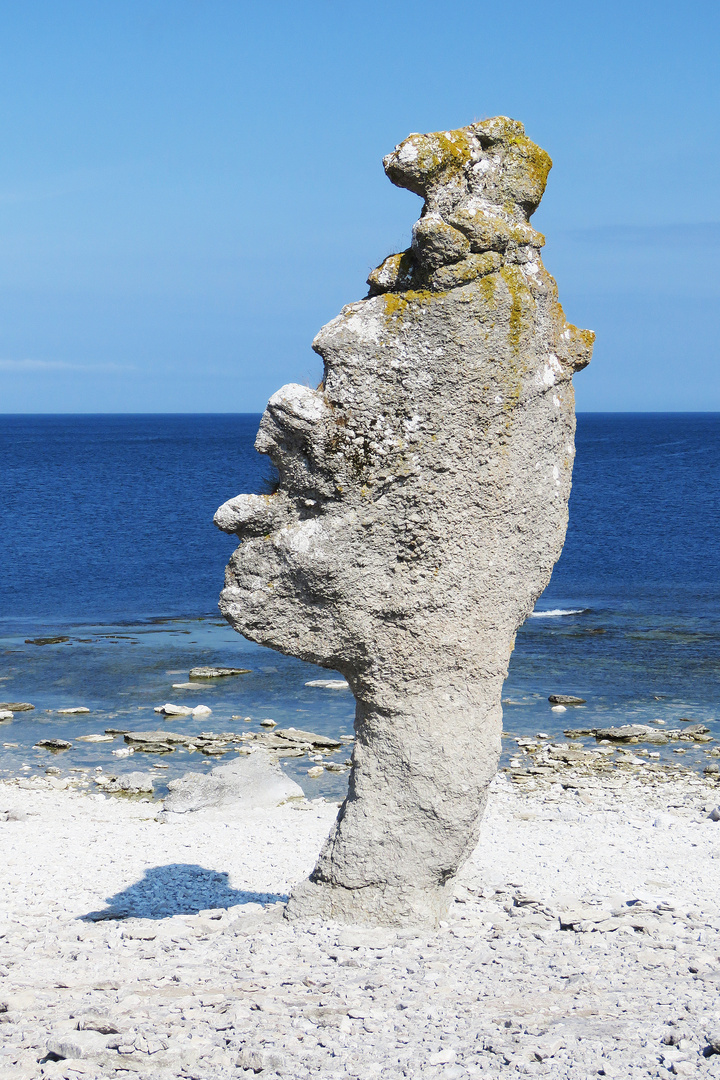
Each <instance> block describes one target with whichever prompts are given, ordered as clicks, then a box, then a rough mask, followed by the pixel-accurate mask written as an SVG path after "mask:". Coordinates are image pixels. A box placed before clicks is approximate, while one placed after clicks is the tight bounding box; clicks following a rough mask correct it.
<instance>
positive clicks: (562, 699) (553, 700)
mask: <svg viewBox="0 0 720 1080" xmlns="http://www.w3.org/2000/svg"><path fill="white" fill-rule="evenodd" d="M548 701H549V702H550V704H551V705H585V703H586V702H585V698H584V697H575V695H574V694H551V695H550V697H549V698H548Z"/></svg>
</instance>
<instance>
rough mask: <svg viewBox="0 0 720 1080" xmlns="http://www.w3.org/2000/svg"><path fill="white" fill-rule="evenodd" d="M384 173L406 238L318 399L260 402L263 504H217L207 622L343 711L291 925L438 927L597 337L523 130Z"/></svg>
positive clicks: (546, 544)
mask: <svg viewBox="0 0 720 1080" xmlns="http://www.w3.org/2000/svg"><path fill="white" fill-rule="evenodd" d="M384 165H385V171H386V173H387V175H388V177H389V178H390V180H391V181H392V182H393V183H394V184H397V185H398V186H400V187H405V188H408V189H409V190H410V191H413V192H415V193H416V194H418V195H420V196H421V197H422V198H423V199H424V206H423V209H422V213H421V217H420V220H419V222H418V223H417V224H416V226H415V227H414V229H413V237H412V244H411V247H410V248H409V249H408V250H406V251H404V252H402V253H399V254H396V255H392V256H390V257H389V259H386V260H385V262H384V263H383V264H382V266H380V267H378V269H377V270H375V271H373V272H372V274H371V275H370V278H369V285H370V294H369V296H368V297H367V298H366V299H364V300H361V301H359V302H357V303H352V304H349V305H347V306H346V307H345V308H343V310H342V311H341V313H340V314H339V315H338V316H337V318H335V319H333V320H332V321H331V322H330V323H328V324H327V326H325V327H323V328H322V330H321V331H320V333H319V334H318V335H317V337H316V338H315V341H314V342H313V348H314V349H315V350H316V352H318V353H319V354H320V355H321V356H322V358H323V360H324V364H325V370H324V377H323V382H322V384H321V386H320V387H319V388H318V389H317V390H311V389H309V388H308V387H305V386H300V385H296V384H291V385H288V386H285V387H283V388H282V389H280V390H278V391H277V393H275V394H273V396H272V397H271V399H270V401H269V402H268V406H267V409H266V410H265V413H264V415H263V418H262V421H261V423H260V429H259V432H258V435H257V439H256V443H255V446H256V448H257V449H258V450H259V451H260V452H261V453H265V454H268V455H269V456H270V458H271V460H272V462H273V463H274V465H275V466H276V467H277V470H278V474H279V482H278V486H277V491H276V492H275V493H274V494H271V495H262V496H261V495H239V496H236V497H235V498H234V499H231V500H230V501H229V502H228V503H226V504H225V505H224V506H222V507H221V508H220V509H219V510H218V512H217V515H216V518H215V520H216V524H217V525H218V527H219V528H221V529H223V530H225V531H226V532H230V533H235V534H237V535H238V536H239V537H240V539H241V540H242V541H243V542H242V544H241V545H240V547H238V549H237V551H236V552H235V553H234V555H233V556H232V558H231V560H230V563H229V565H228V568H227V573H226V585H225V589H224V590H223V593H222V596H221V600H220V607H221V610H222V612H223V614H224V615H225V616H226V618H227V619H228V620H229V622H230V623H231V625H232V626H234V627H235V629H237V630H238V631H240V632H241V633H243V634H244V635H245V636H246V637H249V638H250V639H252V640H253V641H257V642H259V643H261V644H263V645H269V646H271V647H272V648H275V649H279V650H280V651H281V652H285V653H287V654H289V655H292V656H297V657H300V658H301V659H303V660H308V661H312V662H313V663H316V664H319V665H321V666H322V667H325V668H328V669H330V670H334V671H337V672H339V673H340V675H341V676H342V677H343V678H344V679H346V680H347V682H348V684H349V686H350V689H351V690H352V692H353V694H354V696H355V699H356V720H355V727H356V734H357V739H356V743H355V747H354V751H353V771H352V776H351V778H350V786H349V793H348V797H347V799H346V800H345V802H344V804H343V806H342V808H341V810H340V813H339V814H338V818H337V821H336V823H335V825H334V827H333V830H332V833H331V836H330V839H329V841H328V844H327V846H326V847H325V849H324V850H323V853H322V854H321V856H320V860H319V862H318V864H317V866H316V867H315V869H314V871H313V873H312V874H311V876H310V879H309V880H308V881H307V882H306V883H304V884H303V885H301V886H299V887H298V888H296V889H295V892H294V894H293V898H292V900H291V902H290V905H289V907H288V912H289V914H290V916H292V917H322V918H336V919H347V920H349V921H354V920H361V921H362V920H365V921H368V922H371V923H388V924H400V925H402V924H405V923H407V924H419V923H428V924H430V925H435V924H436V923H437V922H438V920H440V919H442V918H444V916H445V913H446V911H447V908H448V905H449V903H450V900H451V896H452V888H453V881H454V879H455V876H456V874H457V872H458V870H459V868H460V867H461V866H462V864H463V863H464V862H465V860H466V859H467V858H468V857H469V855H470V853H471V852H472V850H473V848H474V847H475V845H476V843H477V839H478V835H479V829H480V820H481V817H482V812H483V807H484V805H485V799H486V792H487V787H488V784H489V783H490V781H491V779H492V777H493V775H494V774H495V770H496V767H497V761H498V756H499V753H500V734H501V726H502V708H501V703H500V697H501V690H502V685H503V681H504V679H505V676H506V674H507V668H508V662H509V658H510V654H511V651H512V648H513V643H514V639H515V633H516V631H517V628H518V626H519V625H520V623H522V621H523V620H524V619H525V618H526V617H527V616H528V614H529V613H530V612H531V611H532V610H533V607H534V605H535V601H536V600H537V598H538V596H539V595H540V593H541V592H542V590H543V589H544V588H545V586H546V585H547V583H548V581H549V578H550V574H551V571H552V567H553V565H554V563H555V561H556V560H557V558H558V556H559V554H560V551H561V549H562V545H563V540H564V536H565V529H566V525H567V504H568V496H569V492H570V481H571V473H572V464H573V458H574V431H575V417H574V398H573V389H572V383H571V378H572V375H573V373H574V372H575V371H577V370H578V369H580V368H582V367H584V366H585V365H586V364H587V363H588V361H589V360H590V354H591V350H592V342H593V337H594V335H593V334H592V333H591V332H590V331H585V330H579V329H578V328H577V327H575V326H573V325H572V324H570V323H568V322H567V321H566V319H565V315H564V313H563V310H562V308H561V306H560V304H559V302H558V294H557V287H556V285H555V282H554V281H553V279H552V277H551V276H550V275H549V274H548V273H547V271H546V270H545V269H544V267H543V265H542V261H541V259H540V248H541V247H542V244H543V243H544V238H543V237H542V235H541V234H540V233H538V232H537V231H536V230H535V229H533V228H532V226H531V225H530V223H529V217H530V215H531V214H532V213H533V211H534V210H535V209H536V207H537V205H538V203H539V202H540V199H541V197H542V194H543V191H544V188H545V182H546V179H547V174H548V171H549V169H550V159H549V157H548V156H547V154H546V153H545V152H544V151H543V150H541V149H540V148H539V147H538V146H536V145H535V144H534V143H533V142H531V140H530V139H528V138H527V136H526V135H525V132H524V129H523V126H522V124H520V123H518V122H517V121H515V120H511V119H508V118H507V117H495V118H494V119H492V120H485V121H482V122H481V123H476V124H471V125H469V126H468V127H464V128H460V129H458V130H456V131H446V132H434V133H431V134H427V135H424V134H413V135H410V136H409V137H408V138H407V139H406V140H405V141H404V142H403V143H401V144H400V145H399V146H398V147H396V149H395V150H394V151H393V152H392V153H391V154H389V155H388V156H387V157H386V158H385V160H384Z"/></svg>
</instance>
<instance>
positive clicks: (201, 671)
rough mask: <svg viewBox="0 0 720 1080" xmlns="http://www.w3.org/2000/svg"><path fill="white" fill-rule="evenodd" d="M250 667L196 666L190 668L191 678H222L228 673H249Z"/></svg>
mask: <svg viewBox="0 0 720 1080" xmlns="http://www.w3.org/2000/svg"><path fill="white" fill-rule="evenodd" d="M249 674H250V668H240V667H194V668H191V669H190V678H191V679H222V678H224V677H225V676H226V675H249Z"/></svg>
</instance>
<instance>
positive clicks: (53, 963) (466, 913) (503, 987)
mask: <svg viewBox="0 0 720 1080" xmlns="http://www.w3.org/2000/svg"><path fill="white" fill-rule="evenodd" d="M533 741H535V742H536V743H537V742H539V743H542V740H539V741H538V740H533ZM518 749H519V751H521V750H523V749H525V750H526V751H528V753H527V754H526V760H525V764H524V765H523V766H522V768H521V767H520V765H519V764H518V762H519V761H520V760H521V758H518V762H515V763H514V764H513V765H511V766H510V771H509V772H508V773H506V774H500V775H499V776H498V778H497V779H496V781H494V783H493V785H492V793H491V798H490V802H489V805H488V810H487V814H486V817H485V821H484V825H483V834H482V839H481V842H480V845H479V846H478V849H477V851H476V852H475V854H474V856H473V858H472V859H471V860H470V862H469V864H468V865H467V866H466V867H465V868H464V870H463V872H462V875H461V877H460V879H459V881H458V885H457V889H456V902H455V903H454V905H453V909H452V912H451V916H450V918H449V919H448V921H447V922H446V923H445V924H443V925H442V926H441V927H440V928H439V929H438V930H437V931H436V932H434V933H430V932H427V931H422V932H417V931H415V930H413V929H412V928H411V927H408V928H406V929H403V930H400V931H395V930H393V931H390V930H384V929H372V930H368V929H365V928H363V927H357V926H356V927H353V926H350V927H348V926H340V925H337V924H335V925H322V924H320V923H305V924H290V923H288V922H287V921H286V920H285V919H284V918H283V912H284V901H285V898H286V896H287V894H288V891H289V889H290V888H291V887H292V885H293V884H294V883H295V882H296V881H298V880H300V879H301V878H302V877H303V876H304V875H305V874H307V873H308V871H309V870H310V869H311V867H312V865H313V863H314V861H315V858H316V856H317V852H318V850H319V848H320V846H321V844H322V842H323V840H324V838H325V836H326V834H327V832H328V830H329V827H330V824H331V822H332V820H333V818H334V816H335V814H336V812H337V807H336V804H334V803H328V802H325V801H324V800H315V801H308V800H306V799H293V800H292V801H291V802H287V803H285V804H283V805H280V806H277V807H273V808H270V809H267V808H265V809H262V810H260V809H254V810H253V809H250V810H248V809H244V810H243V811H242V812H239V811H238V810H237V808H235V809H233V808H232V807H227V806H223V807H217V808H212V807H209V808H206V809H202V810H199V811H197V812H195V813H188V814H173V813H158V811H159V809H160V804H159V803H157V802H154V801H152V800H150V799H149V798H144V799H138V798H135V799H127V798H122V797H108V796H106V795H104V794H97V793H91V792H89V791H88V790H87V789H86V790H76V789H73V788H72V787H70V788H67V787H65V789H64V790H56V789H55V786H56V784H58V783H60V784H65V781H58V778H57V777H53V776H49V777H40V776H38V777H35V778H33V779H32V780H30V779H19V780H15V781H9V782H4V783H3V784H2V785H0V811H1V812H2V813H0V817H2V819H3V820H2V821H0V849H1V852H2V863H3V870H4V873H3V885H2V892H3V895H2V902H1V905H0V908H1V910H2V921H1V922H0V1010H1V1011H0V1033H1V1034H2V1038H0V1065H1V1068H2V1076H3V1078H6V1077H7V1078H8V1080H20V1078H22V1080H36V1078H40V1077H44V1076H47V1077H57V1078H65V1080H95V1078H99V1077H103V1078H104V1077H113V1078H115V1077H121V1076H122V1077H128V1076H133V1075H135V1076H139V1077H143V1078H145V1077H147V1078H148V1080H149V1078H155V1077H157V1078H158V1080H170V1078H176V1077H187V1078H189V1080H216V1078H217V1080H221V1078H222V1080H224V1078H226V1077H240V1076H255V1075H258V1076H260V1077H275V1076H281V1077H285V1078H295V1077H297V1078H303V1080H305V1078H306V1077H307V1078H309V1077H311V1076H312V1077H314V1076H315V1075H318V1074H319V1075H321V1076H328V1077H333V1078H335V1077H336V1078H344V1077H349V1078H355V1077H357V1078H360V1077H363V1078H365V1077H368V1076H370V1077H373V1076H379V1077H383V1078H384V1077H387V1078H393V1080H394V1078H400V1077H438V1078H440V1077H442V1078H443V1080H464V1078H465V1077H499V1076H501V1075H502V1076H505V1075H507V1073H508V1072H512V1073H519V1074H521V1075H534V1076H548V1077H557V1078H566V1077H567V1078H568V1080H576V1078H577V1080H580V1078H582V1080H585V1078H587V1077H590V1076H592V1077H595V1076H609V1077H618V1078H619V1077H622V1078H623V1080H624V1078H626V1077H660V1078H665V1077H669V1076H673V1075H680V1076H682V1075H688V1076H690V1075H709V1076H720V1054H718V1053H715V1052H714V1048H715V1049H717V1050H720V1008H719V1007H718V1004H717V988H718V984H719V983H720V965H719V963H718V953H719V952H720V936H719V935H720V905H719V901H718V898H719V897H720V831H719V830H720V823H717V822H716V821H715V820H713V817H716V816H720V815H717V814H713V811H714V810H715V808H716V806H717V802H718V797H719V796H720V792H718V790H717V787H716V784H715V781H714V779H713V776H712V775H709V776H706V777H702V776H700V775H698V774H697V773H696V772H692V771H691V770H689V769H686V768H684V767H683V766H682V765H681V764H678V765H677V766H668V765H659V764H657V763H654V762H652V761H647V760H645V761H644V763H643V766H642V767H640V766H637V765H632V764H627V763H626V759H627V758H628V756H629V755H628V754H619V755H618V754H616V755H615V758H616V759H618V760H617V763H616V764H614V765H610V764H609V763H608V758H609V756H610V755H604V754H599V755H598V754H595V755H590V752H589V751H587V750H580V751H579V750H577V749H576V747H575V746H572V747H568V748H558V747H553V746H545V747H542V748H541V749H538V747H536V748H535V749H534V751H533V752H532V753H531V752H529V751H531V750H532V748H529V747H519V748H518ZM573 755H575V757H574V758H573ZM578 755H587V757H585V756H583V757H581V758H580V760H577V756H578ZM591 756H592V758H593V760H589V758H590V757H591ZM568 758H570V760H568ZM523 760H524V759H523Z"/></svg>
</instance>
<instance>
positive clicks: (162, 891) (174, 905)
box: [80, 863, 287, 922]
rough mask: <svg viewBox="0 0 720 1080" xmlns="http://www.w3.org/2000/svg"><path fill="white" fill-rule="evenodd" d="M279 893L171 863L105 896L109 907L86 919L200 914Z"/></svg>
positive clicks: (278, 897)
mask: <svg viewBox="0 0 720 1080" xmlns="http://www.w3.org/2000/svg"><path fill="white" fill-rule="evenodd" d="M286 900H287V896H286V895H284V894H280V893H274V892H267V893H258V892H248V891H246V890H244V889H233V888H231V887H230V886H229V885H228V875H227V874H226V873H219V872H218V871H216V870H207V869H206V868H205V867H204V866H198V865H197V864H196V863H170V864H169V865H168V866H153V867H152V868H151V869H150V870H146V871H145V873H144V875H143V877H142V878H141V879H140V881H136V882H135V883H134V884H133V885H130V886H128V888H127V889H123V891H122V892H119V893H116V894H115V895H114V896H109V897H107V899H106V903H107V904H108V907H106V908H102V909H101V910H99V911H89V912H88V913H87V915H82V916H80V918H81V919H82V920H83V921H84V922H101V921H103V920H106V919H130V918H133V919H166V918H169V917H171V916H172V915H197V913H198V912H200V911H206V910H207V909H209V908H230V907H236V906H238V905H242V904H274V903H277V902H278V901H281V902H285V901H286Z"/></svg>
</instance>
